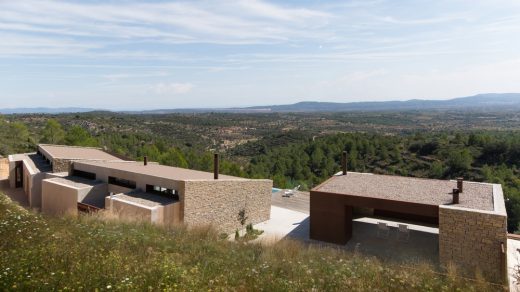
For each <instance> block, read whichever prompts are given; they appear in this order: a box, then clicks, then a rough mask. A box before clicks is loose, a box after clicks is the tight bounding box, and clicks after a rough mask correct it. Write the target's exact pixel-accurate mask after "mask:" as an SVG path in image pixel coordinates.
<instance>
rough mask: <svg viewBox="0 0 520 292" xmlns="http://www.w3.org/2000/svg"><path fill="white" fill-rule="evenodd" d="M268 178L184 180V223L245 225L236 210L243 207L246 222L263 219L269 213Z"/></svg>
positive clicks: (223, 229) (231, 229)
mask: <svg viewBox="0 0 520 292" xmlns="http://www.w3.org/2000/svg"><path fill="white" fill-rule="evenodd" d="M272 186H273V182H272V181H271V180H209V181H202V180H201V181H196V180H193V181H186V182H185V189H184V202H183V203H184V223H186V224H188V225H190V226H196V225H208V224H211V225H212V226H213V227H215V228H216V229H217V230H218V231H220V232H225V233H232V232H234V231H235V230H236V229H242V228H245V226H242V225H241V224H240V220H239V213H240V211H241V210H244V211H245V214H244V215H245V217H247V219H246V224H248V223H252V224H256V223H260V222H263V221H266V220H268V219H269V218H270V215H271V189H272Z"/></svg>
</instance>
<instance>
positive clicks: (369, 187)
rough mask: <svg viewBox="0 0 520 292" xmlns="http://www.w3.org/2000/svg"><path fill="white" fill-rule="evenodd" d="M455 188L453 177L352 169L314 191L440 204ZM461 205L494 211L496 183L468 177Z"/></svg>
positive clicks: (455, 183)
mask: <svg viewBox="0 0 520 292" xmlns="http://www.w3.org/2000/svg"><path fill="white" fill-rule="evenodd" d="M454 188H457V182H456V181H450V180H435V179H422V178H414V177H402V176H392V175H379V174H371V173H357V172H348V173H347V175H336V176H333V177H332V178H330V179H329V180H328V181H326V182H325V183H323V184H321V185H319V186H318V187H316V188H314V189H313V191H316V192H324V193H333V194H340V195H348V196H358V197H368V198H375V199H385V200H394V201H401V202H410V203H418V204H425V205H432V206H440V205H450V204H451V203H452V200H453V195H452V192H453V189H454ZM457 206H459V207H463V208H470V209H478V210H486V211H493V209H494V206H493V185H492V184H487V183H478V182H470V181H464V188H463V193H461V194H460V195H459V204H457Z"/></svg>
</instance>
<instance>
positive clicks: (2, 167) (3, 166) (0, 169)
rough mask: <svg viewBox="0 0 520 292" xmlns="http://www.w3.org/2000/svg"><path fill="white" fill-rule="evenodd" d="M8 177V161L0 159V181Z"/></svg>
mask: <svg viewBox="0 0 520 292" xmlns="http://www.w3.org/2000/svg"><path fill="white" fill-rule="evenodd" d="M8 177H9V161H8V160H7V158H3V157H1V158H0V179H5V178H8Z"/></svg>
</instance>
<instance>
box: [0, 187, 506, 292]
mask: <svg viewBox="0 0 520 292" xmlns="http://www.w3.org/2000/svg"><path fill="white" fill-rule="evenodd" d="M0 247H1V249H0V250H1V254H0V290H3V291H6V290H29V291H39V290H45V291H47V290H63V291H64V290H73V291H78V290H91V291H92V290H98V291H104V290H132V291H136V290H137V291H143V290H154V291H155V290H167V291H173V290H181V291H186V290H190V291H200V290H206V291H224V290H225V291H228V290H237V291H301V290H313V291H347V290H353V291H457V290H459V291H486V290H489V291H491V290H493V291H496V290H497V287H496V286H494V287H491V286H487V284H486V283H483V282H474V281H468V280H466V279H463V278H460V277H456V276H455V275H450V276H444V275H440V274H437V273H434V272H432V271H431V270H430V269H429V268H428V267H421V266H411V267H409V269H408V268H407V269H402V268H399V267H396V266H391V265H385V264H382V263H380V262H378V261H376V260H374V259H370V258H365V257H362V256H357V255H354V254H350V253H345V252H342V251H340V250H336V249H333V248H330V247H315V246H306V245H302V244H300V243H299V242H295V241H289V240H282V241H280V242H279V243H277V244H274V245H272V246H263V245H260V244H251V243H242V242H231V241H228V240H226V239H222V238H221V237H220V236H219V235H218V234H217V233H216V232H214V231H213V230H212V229H211V228H199V229H187V228H184V227H178V228H170V229H165V228H161V227H157V226H152V225H150V224H144V223H135V222H134V223H131V222H126V223H125V222H115V221H113V220H106V219H101V218H97V217H92V216H80V217H79V218H53V217H45V216H42V215H40V214H36V213H32V212H29V211H26V210H25V209H22V208H21V207H19V206H18V205H16V204H15V203H13V202H11V201H10V200H9V199H8V198H7V197H6V196H5V195H2V194H0Z"/></svg>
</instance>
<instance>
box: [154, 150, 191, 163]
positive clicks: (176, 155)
mask: <svg viewBox="0 0 520 292" xmlns="http://www.w3.org/2000/svg"><path fill="white" fill-rule="evenodd" d="M160 162H161V163H162V164H165V165H170V166H176V167H182V168H187V167H188V162H187V161H186V158H185V157H184V154H182V152H181V151H180V150H179V149H176V148H174V147H172V148H170V149H169V150H168V151H167V152H166V153H164V154H163V155H161V158H160Z"/></svg>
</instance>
